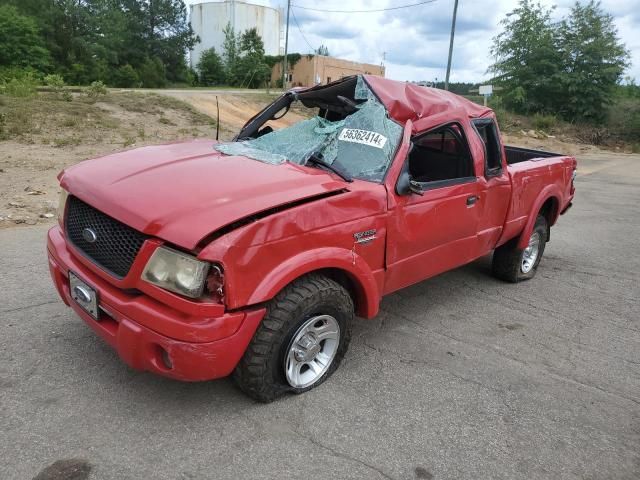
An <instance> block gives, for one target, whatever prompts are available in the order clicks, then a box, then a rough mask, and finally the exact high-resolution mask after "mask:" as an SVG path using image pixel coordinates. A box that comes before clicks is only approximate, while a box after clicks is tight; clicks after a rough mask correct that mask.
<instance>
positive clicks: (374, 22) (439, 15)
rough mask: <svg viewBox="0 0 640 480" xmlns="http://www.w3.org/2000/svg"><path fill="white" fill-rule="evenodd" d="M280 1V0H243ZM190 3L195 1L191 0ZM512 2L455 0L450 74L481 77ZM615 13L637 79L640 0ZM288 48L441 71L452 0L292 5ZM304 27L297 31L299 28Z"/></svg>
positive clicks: (617, 5)
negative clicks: (323, 49) (322, 48)
mask: <svg viewBox="0 0 640 480" xmlns="http://www.w3.org/2000/svg"><path fill="white" fill-rule="evenodd" d="M248 1H249V2H250V3H256V4H261V5H270V6H273V7H279V8H285V7H286V0H248ZM541 1H542V3H543V4H546V5H549V6H550V5H553V4H555V5H557V6H558V7H557V8H556V10H555V13H554V16H555V17H557V18H560V17H561V16H562V15H565V14H566V13H567V12H568V10H569V9H570V8H571V6H572V5H573V3H574V0H541ZM188 3H198V2H197V1H195V0H190V1H189V2H188ZM409 3H416V1H415V0H350V1H349V2H345V1H344V0H324V1H323V2H317V1H312V0H293V1H292V4H294V5H296V4H297V5H300V6H308V7H311V8H321V9H335V10H339V9H342V10H371V9H376V8H386V7H390V6H398V5H405V4H409ZM516 5H517V1H516V0H482V1H479V0H460V1H459V6H458V20H457V25H456V35H455V43H454V52H453V62H452V71H451V80H452V81H480V80H482V79H484V78H486V77H487V75H486V73H485V72H486V70H487V68H488V67H489V65H490V64H491V63H492V58H491V56H490V53H489V49H490V47H491V43H492V38H493V37H494V36H495V35H497V34H498V33H499V32H500V30H501V28H500V25H499V22H500V20H501V19H503V18H504V17H505V15H506V14H507V13H508V12H509V11H511V10H513V8H515V6H516ZM602 6H603V8H604V10H605V11H607V12H609V13H611V14H612V15H613V16H614V20H615V23H616V26H617V27H618V30H619V35H620V38H621V39H622V41H623V42H624V43H625V44H626V46H627V48H628V49H629V50H630V51H631V56H632V59H631V61H632V65H631V67H630V68H629V70H628V71H627V72H626V75H630V76H632V77H635V78H636V79H638V80H640V35H638V34H637V31H638V29H639V28H640V0H627V1H624V2H621V1H619V0H603V1H602ZM293 12H294V14H295V18H296V19H297V21H298V24H299V28H298V24H296V22H295V21H294V19H293V16H292V18H291V22H290V27H289V50H290V51H292V52H300V53H310V52H311V49H312V48H317V47H318V46H319V45H321V44H324V45H326V46H327V47H328V48H329V51H330V53H331V55H333V56H336V57H340V58H346V59H349V60H354V61H360V62H368V63H374V64H379V63H381V62H382V60H383V56H385V57H386V60H385V65H386V66H387V76H388V77H389V78H394V79H397V80H433V79H435V78H438V79H439V80H441V79H444V77H445V72H446V66H447V55H448V48H449V31H450V29H451V16H452V13H453V0H436V1H434V2H433V3H431V4H425V5H420V6H416V7H411V8H406V9H400V10H393V11H388V12H377V13H351V14H345V13H326V12H315V11H311V10H304V9H301V8H296V7H293ZM301 31H302V33H301Z"/></svg>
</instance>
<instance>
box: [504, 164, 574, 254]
mask: <svg viewBox="0 0 640 480" xmlns="http://www.w3.org/2000/svg"><path fill="white" fill-rule="evenodd" d="M576 163H577V162H576V160H575V158H573V157H569V156H562V157H549V158H537V159H532V160H527V161H524V162H520V163H516V164H514V165H509V166H508V167H507V170H508V172H509V176H510V177H511V184H512V194H511V204H510V206H509V211H508V213H507V219H506V221H505V228H504V232H503V234H502V237H501V238H500V240H499V242H498V245H501V244H503V243H506V242H507V241H509V240H511V239H512V238H514V237H516V236H518V235H523V236H526V232H527V230H528V227H529V226H530V225H532V224H533V223H534V222H535V218H536V217H537V215H538V212H539V211H540V208H541V207H542V206H543V205H544V203H545V201H547V200H548V199H549V198H553V199H554V202H556V204H555V208H554V210H553V212H551V215H550V224H551V225H553V224H554V223H555V222H556V221H557V219H558V215H559V213H560V212H561V211H562V210H564V208H565V207H566V206H567V205H568V204H569V202H570V201H571V199H572V198H573V186H572V182H571V176H572V173H573V170H574V169H575V167H576Z"/></svg>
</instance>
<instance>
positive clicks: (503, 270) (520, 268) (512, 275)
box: [492, 215, 548, 283]
mask: <svg viewBox="0 0 640 480" xmlns="http://www.w3.org/2000/svg"><path fill="white" fill-rule="evenodd" d="M547 232H548V226H547V219H546V218H545V217H543V216H542V215H538V218H537V219H536V223H535V225H534V227H533V232H531V236H530V237H529V243H528V245H527V247H526V248H524V249H519V248H517V241H518V239H514V240H512V241H511V242H508V243H506V244H505V245H502V246H500V247H498V248H496V250H495V252H494V253H493V265H492V271H493V275H494V276H496V277H497V278H500V279H502V280H505V281H507V282H513V283H516V282H520V281H522V280H529V279H531V278H533V277H534V276H535V274H536V270H537V269H538V265H539V264H540V260H541V259H542V254H543V253H544V247H545V246H546V244H547V240H548V238H547Z"/></svg>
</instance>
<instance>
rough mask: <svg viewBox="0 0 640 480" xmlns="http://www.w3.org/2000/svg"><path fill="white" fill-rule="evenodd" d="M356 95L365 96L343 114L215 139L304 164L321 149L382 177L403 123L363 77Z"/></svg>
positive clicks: (362, 174)
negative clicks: (232, 139) (234, 138)
mask: <svg viewBox="0 0 640 480" xmlns="http://www.w3.org/2000/svg"><path fill="white" fill-rule="evenodd" d="M354 97H355V99H356V100H366V101H365V102H363V103H361V104H360V105H358V106H357V107H356V111H355V112H354V113H352V114H351V115H349V116H347V117H346V118H344V119H343V120H338V121H333V122H332V121H329V120H326V119H324V118H321V117H318V116H316V117H313V118H310V119H308V120H303V121H301V122H298V123H296V124H294V125H292V126H290V127H287V128H282V129H280V130H276V131H274V132H271V133H268V134H266V135H263V136H261V137H258V138H255V139H251V140H245V141H239V142H233V143H225V144H219V145H216V146H215V148H216V150H218V151H220V152H222V153H225V154H227V155H243V156H246V157H249V158H252V159H254V160H259V161H262V162H266V163H272V164H278V163H282V162H285V161H289V162H292V163H297V164H300V165H304V164H305V163H306V162H307V161H308V159H309V157H310V156H311V155H312V154H314V153H316V154H318V153H321V154H322V155H323V160H324V161H325V162H327V163H329V164H331V165H334V164H335V166H336V168H339V169H340V170H341V171H344V172H346V173H348V174H349V176H351V177H354V178H360V179H363V180H370V181H374V182H380V181H381V180H382V179H383V178H384V174H385V172H386V171H387V168H388V167H389V164H390V163H391V160H392V158H393V154H394V152H395V150H396V148H397V146H398V143H399V141H400V138H401V136H402V127H401V126H400V125H398V124H397V123H395V122H394V121H392V120H391V119H389V117H388V116H387V111H386V109H385V107H384V105H382V104H381V103H380V102H379V101H378V100H377V99H376V97H375V95H373V92H371V90H370V89H369V87H368V86H367V85H366V83H365V82H364V80H363V79H362V77H358V81H357V85H356V90H355V95H354Z"/></svg>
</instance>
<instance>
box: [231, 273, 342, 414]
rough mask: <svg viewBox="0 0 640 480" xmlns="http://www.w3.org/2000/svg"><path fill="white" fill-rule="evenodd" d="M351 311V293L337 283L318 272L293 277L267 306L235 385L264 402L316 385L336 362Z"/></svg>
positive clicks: (240, 367)
mask: <svg viewBox="0 0 640 480" xmlns="http://www.w3.org/2000/svg"><path fill="white" fill-rule="evenodd" d="M353 315H354V306H353V301H352V299H351V296H350V295H349V293H348V292H347V291H346V290H345V289H344V288H343V287H342V286H341V285H340V284H338V283H337V282H335V281H333V280H331V279H329V278H327V277H325V276H323V275H319V274H311V275H307V276H305V277H302V278H300V279H298V280H296V281H294V282H293V283H291V284H290V285H288V286H287V287H286V288H284V289H283V290H282V291H281V292H280V293H279V294H278V295H277V296H276V297H275V298H274V299H273V300H271V301H270V302H269V303H268V304H267V313H266V315H265V317H264V319H263V320H262V322H261V324H260V326H259V327H258V329H257V331H256V333H255V334H254V336H253V339H252V340H251V342H250V343H249V346H248V347H247V350H246V351H245V353H244V356H243V357H242V359H241V360H240V362H239V363H238V365H237V367H236V369H235V371H234V374H233V379H234V381H235V383H236V385H237V386H238V387H239V388H240V389H241V390H242V391H243V392H244V393H246V394H247V395H249V396H250V397H252V398H253V399H255V400H258V401H260V402H265V403H266V402H271V401H273V400H275V399H276V398H278V397H280V396H281V395H283V394H284V393H286V392H292V393H296V394H299V393H303V392H306V391H308V390H311V389H312V388H315V387H317V386H318V385H320V384H321V383H322V382H324V381H325V380H326V379H327V378H329V377H330V376H331V374H333V372H335V370H336V369H337V368H338V366H339V365H340V362H341V361H342V358H343V357H344V355H345V353H346V351H347V348H348V346H349V341H350V339H351V323H352V321H353ZM336 327H337V328H336ZM336 330H337V332H336ZM321 338H322V339H321ZM314 342H315V343H314ZM305 366H306V367H307V368H306V369H305ZM303 380H304V381H303ZM309 380H311V381H310V383H309Z"/></svg>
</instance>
